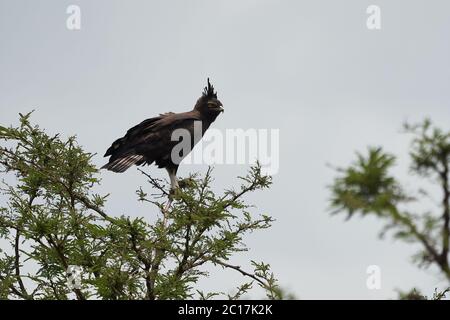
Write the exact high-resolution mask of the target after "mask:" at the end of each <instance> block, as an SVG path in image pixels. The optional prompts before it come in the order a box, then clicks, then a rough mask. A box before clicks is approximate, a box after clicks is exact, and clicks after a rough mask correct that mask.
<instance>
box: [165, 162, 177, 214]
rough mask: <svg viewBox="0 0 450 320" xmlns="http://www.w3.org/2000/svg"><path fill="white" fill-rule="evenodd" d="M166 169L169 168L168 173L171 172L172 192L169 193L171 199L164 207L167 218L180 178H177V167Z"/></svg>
mask: <svg viewBox="0 0 450 320" xmlns="http://www.w3.org/2000/svg"><path fill="white" fill-rule="evenodd" d="M166 170H167V173H168V174H169V178H170V194H169V200H168V201H167V203H166V205H165V207H164V218H165V219H167V213H168V211H169V209H170V206H171V205H172V195H173V193H174V192H175V190H176V189H178V188H179V185H178V179H177V169H173V168H166Z"/></svg>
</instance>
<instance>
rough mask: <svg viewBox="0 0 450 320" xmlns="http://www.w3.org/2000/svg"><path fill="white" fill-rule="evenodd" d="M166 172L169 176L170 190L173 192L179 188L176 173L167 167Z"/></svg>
mask: <svg viewBox="0 0 450 320" xmlns="http://www.w3.org/2000/svg"><path fill="white" fill-rule="evenodd" d="M167 172H168V173H169V178H170V191H171V192H173V191H175V190H176V189H178V188H179V185H178V179H177V174H176V171H175V170H173V169H167Z"/></svg>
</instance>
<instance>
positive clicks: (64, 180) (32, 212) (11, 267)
mask: <svg viewBox="0 0 450 320" xmlns="http://www.w3.org/2000/svg"><path fill="white" fill-rule="evenodd" d="M0 141H3V142H4V143H3V145H1V146H0V170H1V171H2V172H3V173H4V176H5V178H6V177H10V176H11V175H13V176H14V177H15V179H8V180H14V181H15V182H14V183H9V184H8V183H6V181H4V182H3V185H4V186H3V188H2V189H1V190H2V195H3V196H4V198H5V203H6V205H5V206H4V207H2V208H0V239H2V241H7V242H8V243H9V244H10V246H9V247H8V248H5V250H4V251H0V255H1V256H0V298H2V299H9V298H19V299H71V298H73V297H75V298H77V299H89V298H90V299H189V298H202V299H210V298H214V297H223V296H225V295H224V294H223V293H221V292H212V293H203V292H201V291H200V290H199V289H198V288H196V284H197V282H198V280H199V279H200V278H201V277H208V273H207V272H206V271H205V269H204V268H203V267H204V266H206V265H207V264H210V265H215V266H220V267H222V268H224V269H229V270H234V271H236V272H239V273H240V274H241V275H242V276H243V277H246V278H248V279H249V282H246V283H244V284H243V285H242V286H240V287H239V289H238V292H237V293H236V294H235V295H228V297H229V298H230V299H231V298H233V299H237V298H240V297H242V295H244V294H246V293H247V292H249V290H251V288H252V287H253V285H254V284H255V283H256V284H258V285H259V286H260V287H262V288H263V289H264V290H265V291H266V292H267V297H268V298H270V299H276V298H280V297H281V296H280V293H279V292H280V291H279V288H278V286H277V281H276V279H275V278H274V275H273V274H272V272H271V271H270V269H269V265H267V264H264V263H254V262H252V264H253V267H254V270H253V271H252V272H247V271H244V270H243V269H242V268H241V267H240V266H236V265H232V264H230V262H229V261H230V259H231V258H232V256H233V254H234V253H236V252H242V251H246V250H248V248H247V247H246V246H245V243H244V242H243V238H244V236H245V235H246V234H248V233H249V232H253V231H256V230H262V229H266V228H269V227H270V226H271V224H272V222H273V219H272V218H271V217H269V216H266V215H261V216H255V215H254V214H252V213H251V210H250V209H251V206H250V205H248V204H246V203H245V201H244V200H243V196H245V195H246V194H247V193H249V192H253V191H256V190H261V189H265V188H268V187H269V186H270V184H271V179H270V177H267V176H264V175H262V174H261V167H260V166H259V164H258V165H256V166H254V167H252V168H251V170H250V172H249V174H248V175H247V176H245V177H241V178H240V180H241V181H242V185H241V186H240V188H238V189H237V190H232V189H230V190H226V191H225V192H224V193H223V194H221V195H218V194H215V193H214V192H213V190H212V188H211V184H212V175H211V174H212V171H211V170H208V172H207V173H206V175H205V176H204V177H200V176H198V175H192V176H190V177H189V178H188V179H185V180H183V183H182V186H183V188H182V189H178V190H176V192H174V193H171V192H169V191H168V186H167V184H166V182H164V181H160V180H157V179H154V178H152V177H151V176H150V175H148V174H147V173H145V172H143V171H141V172H142V173H143V174H144V175H145V176H146V177H147V180H148V182H149V184H150V187H151V191H152V192H151V193H152V195H151V196H149V193H148V192H146V191H144V188H142V187H141V188H139V190H138V191H137V196H138V200H139V201H142V202H146V203H149V204H151V205H152V208H154V215H153V217H156V219H153V220H156V221H154V222H153V223H150V222H149V221H146V220H145V219H143V218H130V217H126V216H120V217H118V216H113V215H110V214H108V213H106V212H105V211H104V205H105V202H106V199H107V196H102V195H97V194H93V193H92V191H91V190H92V187H93V186H94V185H96V184H99V183H100V181H99V179H98V177H97V175H98V169H97V168H96V167H95V166H94V165H93V164H92V162H91V159H92V156H93V155H92V154H89V153H86V152H85V151H84V150H83V149H82V148H81V147H80V146H79V145H78V144H77V143H76V140H75V138H74V137H70V138H68V139H66V140H64V139H62V138H61V137H60V136H59V135H55V136H49V135H48V134H47V133H46V132H45V131H43V130H41V129H40V128H39V127H37V126H32V125H31V124H30V114H27V115H21V117H20V126H19V127H10V128H5V127H0ZM5 180H6V179H5ZM155 192H156V194H155ZM167 201H169V202H170V203H171V206H170V209H167V207H168V206H166V203H165V202H167ZM69 266H79V267H82V268H83V275H82V281H81V286H80V287H71V286H68V284H67V270H68V268H69ZM24 269H27V270H30V271H28V272H24V271H23V270H24Z"/></svg>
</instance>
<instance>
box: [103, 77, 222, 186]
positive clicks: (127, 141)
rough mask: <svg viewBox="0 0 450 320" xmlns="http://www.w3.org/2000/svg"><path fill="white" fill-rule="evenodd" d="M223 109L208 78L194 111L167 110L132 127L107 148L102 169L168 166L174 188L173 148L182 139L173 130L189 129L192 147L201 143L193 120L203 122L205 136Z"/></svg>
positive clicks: (176, 167)
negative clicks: (197, 137)
mask: <svg viewBox="0 0 450 320" xmlns="http://www.w3.org/2000/svg"><path fill="white" fill-rule="evenodd" d="M221 112H223V108H222V103H221V102H220V101H219V100H218V99H217V92H214V87H213V86H212V85H211V84H210V82H209V79H208V85H207V87H205V89H204V91H203V94H202V96H201V97H200V98H199V99H198V100H197V103H196V104H195V106H194V109H193V110H191V111H188V112H182V113H173V112H169V113H164V114H161V115H159V116H158V117H154V118H150V119H147V120H144V121H143V122H141V123H140V124H138V125H137V126H135V127H133V128H131V129H129V130H128V131H127V133H126V135H125V136H124V137H122V138H120V139H117V140H116V141H114V142H113V144H112V145H111V147H110V148H109V149H108V150H107V151H106V153H105V157H107V156H110V158H109V162H108V163H107V164H105V165H104V166H103V167H102V169H108V170H110V171H113V172H125V171H126V170H127V169H128V168H130V167H131V166H132V165H143V164H148V165H150V164H152V163H155V164H156V165H157V166H158V167H159V168H166V169H167V171H168V172H169V176H170V179H171V184H172V187H173V188H175V187H177V186H178V184H177V181H176V172H177V169H178V166H179V162H177V161H174V159H172V149H173V148H174V147H175V146H176V145H177V144H178V143H179V141H172V133H173V132H174V131H175V130H177V129H186V130H187V131H189V133H190V137H191V140H190V142H189V143H190V147H191V150H192V148H193V147H194V145H195V143H197V142H198V141H196V140H195V139H194V123H195V122H196V121H200V122H201V127H202V132H201V133H200V137H202V136H203V134H204V133H205V131H206V130H207V129H208V128H209V126H210V125H211V123H213V122H214V120H216V118H217V116H218V115H219V114H220V113H221ZM185 156H187V154H183V155H181V157H182V158H184V157H185Z"/></svg>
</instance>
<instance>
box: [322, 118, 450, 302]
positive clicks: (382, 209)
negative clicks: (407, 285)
mask: <svg viewBox="0 0 450 320" xmlns="http://www.w3.org/2000/svg"><path fill="white" fill-rule="evenodd" d="M405 131H406V132H407V133H409V134H412V135H413V140H412V144H411V152H410V156H411V167H410V171H411V173H412V174H414V175H417V176H418V177H420V178H426V179H431V182H434V183H435V184H437V186H438V187H439V188H440V189H441V199H442V201H440V203H439V205H438V208H437V210H438V212H433V210H430V211H429V212H425V213H422V214H419V213H412V212H410V211H409V210H408V209H406V208H408V206H409V205H410V204H411V203H417V202H418V201H420V200H422V199H423V197H424V196H426V195H427V192H426V191H425V190H424V189H423V188H420V189H419V195H420V196H413V195H411V194H410V195H408V194H407V193H406V192H405V191H404V188H402V186H401V183H400V181H399V180H398V179H397V178H395V177H394V176H393V175H392V174H391V169H392V167H393V166H394V164H395V157H394V156H393V155H391V154H388V153H386V152H384V151H383V150H382V149H381V148H369V151H368V154H367V155H366V156H364V155H362V154H358V155H357V160H356V161H355V162H354V163H353V164H352V165H350V166H349V167H348V168H344V169H342V168H340V169H338V177H336V178H335V180H334V183H333V185H332V186H331V187H330V189H331V207H332V209H333V213H347V215H348V217H349V218H351V217H352V216H353V215H354V214H355V213H360V214H362V215H363V216H366V215H375V216H377V217H379V218H381V219H383V221H385V222H386V224H385V226H384V228H383V230H382V233H381V234H382V235H383V234H385V233H386V232H387V231H392V232H393V235H394V237H395V238H396V239H400V240H402V241H405V242H410V243H419V244H420V245H421V249H420V251H419V252H418V253H417V254H416V255H415V256H414V257H413V258H414V261H416V262H417V263H418V264H419V265H420V266H423V267H428V266H430V265H432V264H433V265H435V266H437V267H438V268H439V269H440V270H441V272H442V274H443V275H444V276H445V277H446V278H447V279H448V280H449V282H450V268H449V263H448V256H449V235H450V227H449V220H450V210H449V198H450V193H449V166H450V132H444V131H443V130H441V129H439V128H436V127H433V126H432V124H431V122H430V121H429V120H425V121H424V122H423V123H421V124H418V125H408V124H406V125H405ZM404 296H405V297H413V296H414V297H416V298H417V297H418V295H417V294H415V293H407V294H405V295H404Z"/></svg>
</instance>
